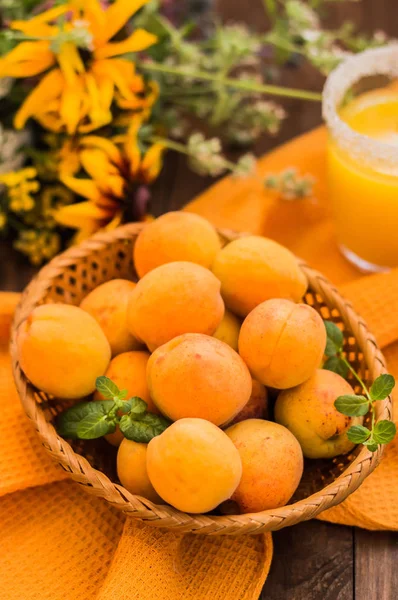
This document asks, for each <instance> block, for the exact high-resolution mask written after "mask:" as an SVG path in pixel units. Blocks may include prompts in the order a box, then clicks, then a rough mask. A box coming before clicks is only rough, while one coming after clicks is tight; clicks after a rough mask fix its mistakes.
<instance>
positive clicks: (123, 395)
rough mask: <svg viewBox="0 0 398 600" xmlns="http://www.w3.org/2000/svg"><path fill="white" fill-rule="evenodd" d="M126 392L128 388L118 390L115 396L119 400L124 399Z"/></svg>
mask: <svg viewBox="0 0 398 600" xmlns="http://www.w3.org/2000/svg"><path fill="white" fill-rule="evenodd" d="M127 394H128V390H120V392H119V393H118V395H117V397H118V398H119V400H124V399H125V398H127Z"/></svg>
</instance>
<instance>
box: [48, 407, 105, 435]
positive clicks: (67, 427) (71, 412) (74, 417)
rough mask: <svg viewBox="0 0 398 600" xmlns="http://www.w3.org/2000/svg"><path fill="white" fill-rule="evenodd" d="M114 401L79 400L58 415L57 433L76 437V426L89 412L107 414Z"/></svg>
mask: <svg viewBox="0 0 398 600" xmlns="http://www.w3.org/2000/svg"><path fill="white" fill-rule="evenodd" d="M114 405H115V403H114V402H113V401H112V400H99V401H96V402H80V404H76V405H75V406H72V407H71V408H68V409H67V410H66V411H64V412H63V413H61V414H60V415H58V417H57V419H56V424H55V425H56V429H57V432H58V434H59V435H61V436H62V437H65V438H71V439H76V438H77V437H78V434H77V427H78V424H79V423H80V422H81V421H83V419H85V418H86V417H87V416H88V415H90V414H99V415H104V414H107V413H108V412H109V411H110V410H111V409H112V408H113V407H114Z"/></svg>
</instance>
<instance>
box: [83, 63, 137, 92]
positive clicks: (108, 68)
mask: <svg viewBox="0 0 398 600" xmlns="http://www.w3.org/2000/svg"><path fill="white" fill-rule="evenodd" d="M95 71H96V73H98V74H101V75H102V76H103V77H105V76H107V77H109V78H110V79H111V80H112V81H113V83H114V85H115V86H116V88H117V89H118V90H119V92H120V93H121V94H122V95H123V96H124V97H127V98H130V97H131V96H132V93H131V90H130V86H131V85H132V82H133V81H135V79H136V78H137V75H136V74H135V65H134V63H132V62H130V61H127V60H123V59H121V58H114V59H104V60H100V61H97V62H96V63H95ZM140 80H141V81H142V90H143V89H144V83H143V80H142V78H141V77H140ZM136 87H137V82H136Z"/></svg>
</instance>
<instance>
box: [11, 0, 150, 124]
mask: <svg viewBox="0 0 398 600" xmlns="http://www.w3.org/2000/svg"><path fill="white" fill-rule="evenodd" d="M147 2H148V0H116V1H115V2H114V3H113V4H112V5H110V6H109V7H108V8H106V9H105V10H104V9H103V8H102V5H101V3H100V2H99V0H69V2H66V3H65V4H62V5H61V6H56V7H54V8H52V9H50V10H48V11H46V12H44V13H41V14H40V15H38V16H36V17H34V18H32V19H30V20H28V21H13V22H12V23H11V26H10V27H11V29H13V30H14V31H19V32H21V34H23V35H24V36H26V38H27V40H28V41H22V42H21V43H19V44H18V45H17V46H16V47H15V48H14V49H13V50H11V52H9V53H8V54H6V55H5V56H4V57H3V58H1V59H0V77H7V76H9V77H19V78H21V77H30V76H34V75H39V74H42V75H43V76H42V78H41V80H40V82H39V83H38V85H37V86H36V87H35V88H34V89H33V91H32V92H31V93H30V95H29V96H28V97H27V98H26V100H25V102H24V103H23V105H22V106H21V108H20V109H19V111H18V112H17V113H16V116H15V126H16V128H17V129H21V128H22V127H24V125H25V123H26V121H27V120H28V119H29V118H30V117H34V118H35V119H36V120H37V121H39V122H40V123H41V124H42V125H43V126H44V127H45V128H47V129H50V130H52V131H56V132H60V131H66V132H67V133H69V134H73V133H75V132H76V131H79V132H83V133H84V132H90V131H93V130H94V129H97V128H99V127H101V126H103V125H105V124H107V123H110V122H111V120H112V114H111V105H112V102H113V100H114V99H115V100H116V102H117V103H118V104H119V106H120V108H122V109H134V110H143V109H148V107H150V106H151V105H152V104H153V102H154V100H155V99H156V95H157V87H156V86H155V84H149V85H148V86H147V85H146V83H145V82H144V79H143V78H142V77H141V75H139V74H137V73H136V70H135V65H134V63H133V62H132V61H131V60H127V59H126V58H123V55H125V54H126V53H132V52H139V51H142V50H145V49H147V48H148V47H149V46H151V45H152V44H154V43H155V42H156V39H157V38H156V37H155V36H154V35H152V34H151V33H148V32H147V31H145V30H144V29H136V30H135V31H133V33H132V34H131V35H130V36H129V37H127V38H125V39H123V40H121V41H111V40H112V38H113V37H114V36H115V35H116V34H117V33H118V32H119V31H120V30H121V29H122V27H123V26H124V25H125V24H126V22H127V21H128V20H129V19H130V17H131V16H132V15H133V14H134V13H135V12H136V11H137V10H138V9H139V8H141V7H142V6H143V5H144V4H146V3H147Z"/></svg>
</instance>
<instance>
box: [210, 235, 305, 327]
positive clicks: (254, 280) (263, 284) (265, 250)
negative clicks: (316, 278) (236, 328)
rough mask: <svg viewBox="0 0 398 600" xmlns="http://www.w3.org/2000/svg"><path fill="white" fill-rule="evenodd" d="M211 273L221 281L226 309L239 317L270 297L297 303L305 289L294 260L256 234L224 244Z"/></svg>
mask: <svg viewBox="0 0 398 600" xmlns="http://www.w3.org/2000/svg"><path fill="white" fill-rule="evenodd" d="M212 270H213V273H214V275H215V276H216V277H218V279H219V280H220V281H221V294H222V297H223V298H224V302H225V305H226V307H227V308H229V309H230V310H232V311H233V312H235V313H236V314H238V315H240V316H242V317H245V316H246V315H247V314H249V312H250V311H251V310H253V308H255V307H256V306H258V305H259V304H261V302H264V301H265V300H269V299H270V298H287V299H289V300H293V301H294V302H298V301H299V300H300V299H301V298H302V297H303V295H304V294H305V291H306V289H307V280H306V277H305V275H304V273H303V272H302V271H301V269H300V267H299V265H298V262H297V259H296V257H295V256H294V255H293V254H292V253H291V252H290V251H289V250H287V248H284V247H283V246H281V245H280V244H278V243H277V242H274V241H273V240H270V239H268V238H264V237H260V236H256V235H251V236H247V237H242V238H239V239H237V240H234V241H233V242H230V243H229V244H227V246H225V247H224V248H223V249H222V250H220V252H219V253H218V254H217V256H216V258H215V260H214V263H213V267H212Z"/></svg>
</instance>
